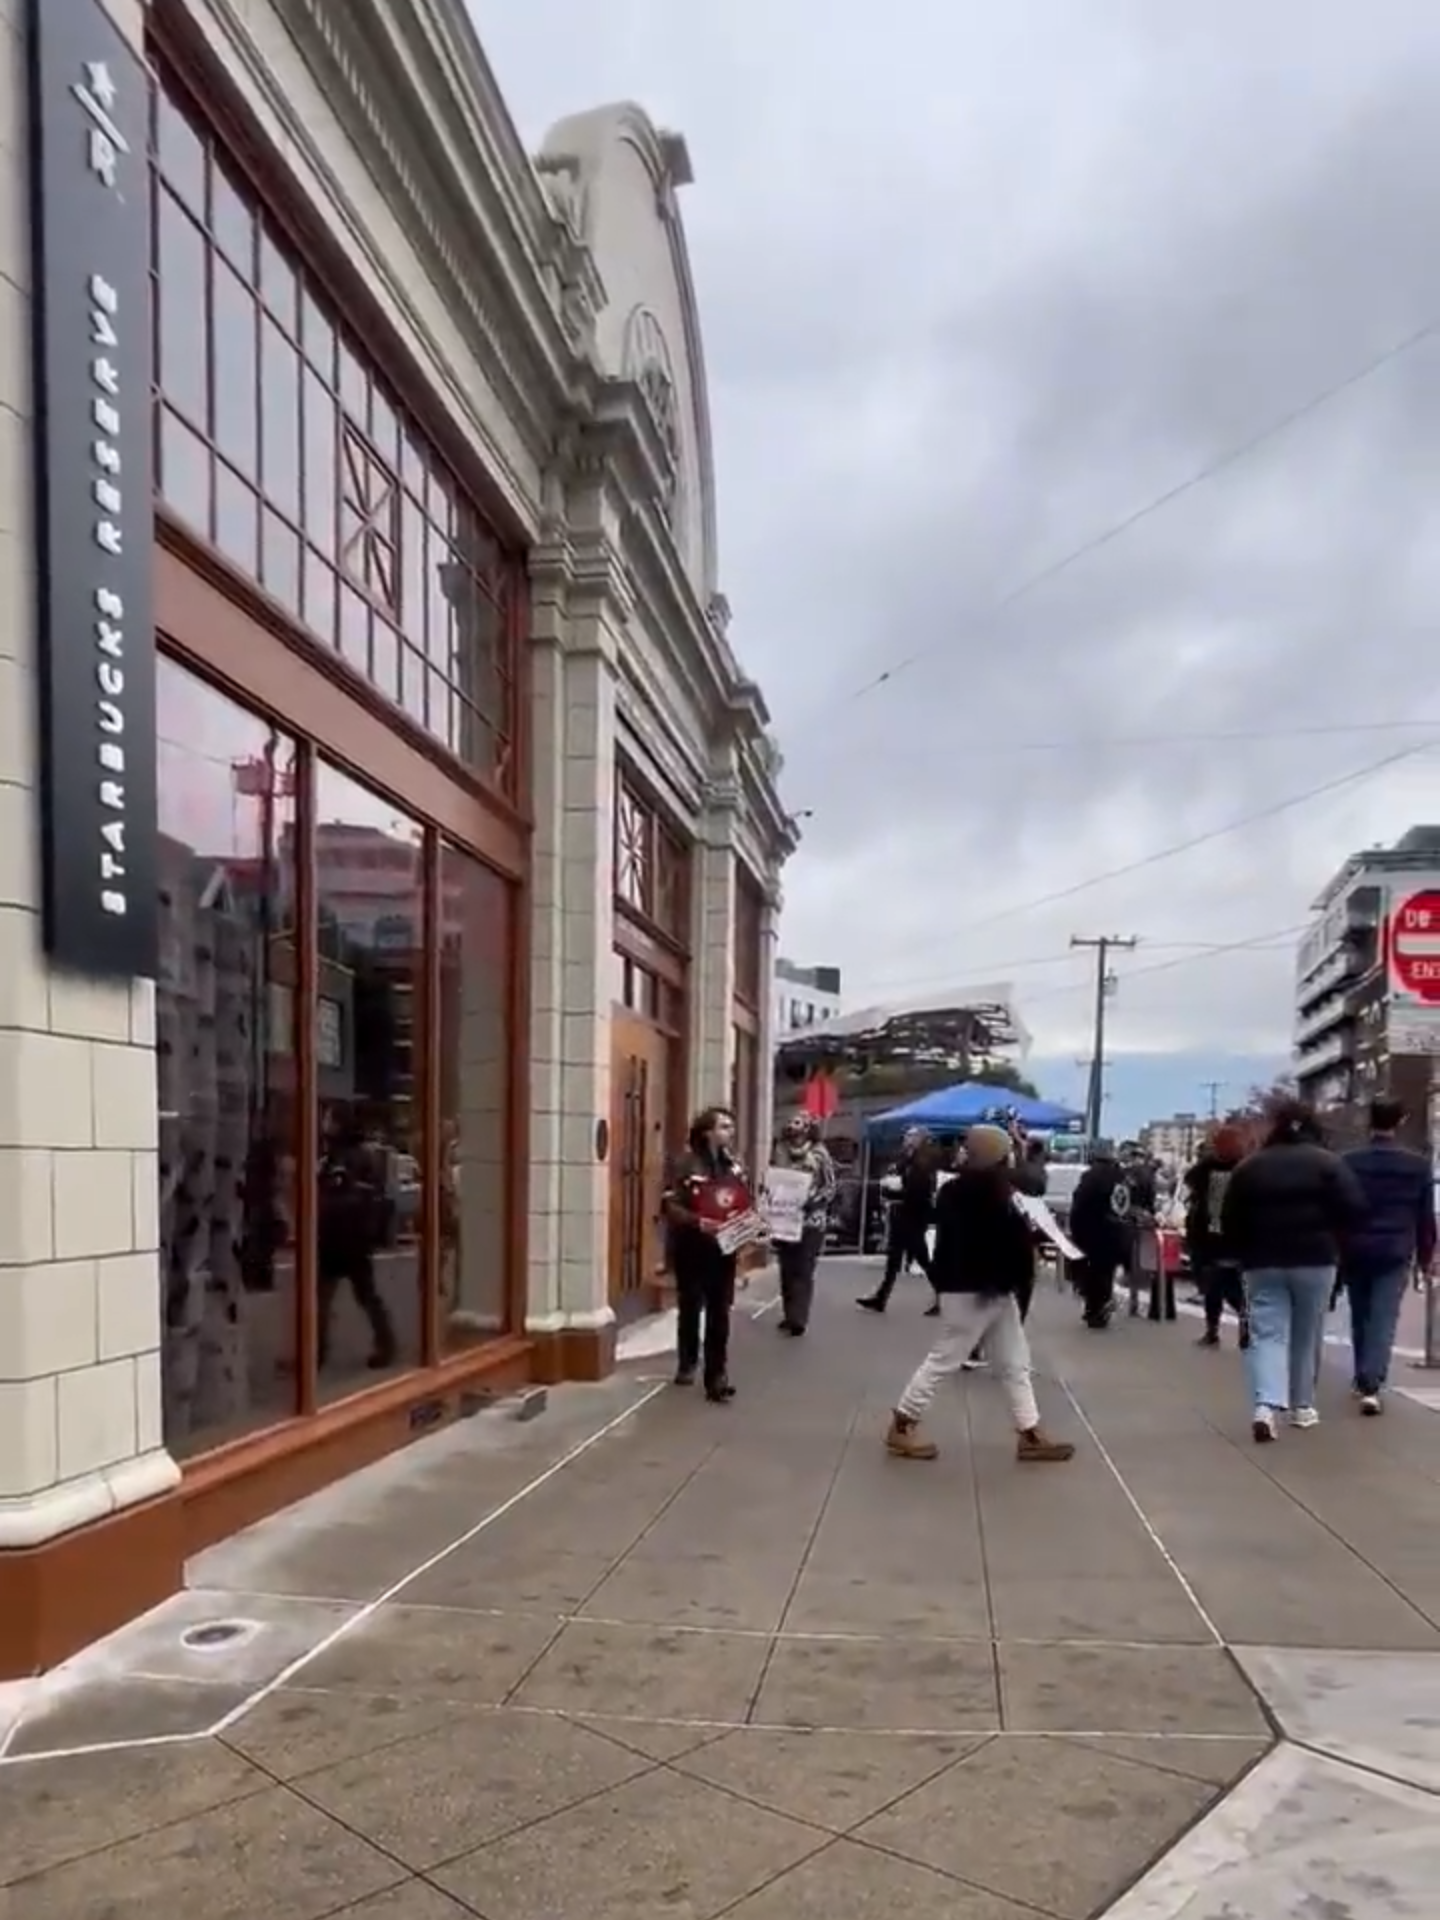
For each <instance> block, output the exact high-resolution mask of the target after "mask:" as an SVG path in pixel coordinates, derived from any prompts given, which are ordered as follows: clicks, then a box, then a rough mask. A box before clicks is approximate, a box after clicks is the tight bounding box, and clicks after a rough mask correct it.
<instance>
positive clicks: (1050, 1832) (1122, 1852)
mask: <svg viewBox="0 0 1440 1920" xmlns="http://www.w3.org/2000/svg"><path fill="white" fill-rule="evenodd" d="M1215 1798H1216V1789H1215V1788H1214V1787H1211V1786H1205V1785H1202V1784H1201V1783H1200V1782H1198V1781H1195V1780H1188V1779H1185V1778H1184V1777H1182V1776H1181V1775H1179V1774H1175V1773H1161V1772H1158V1771H1156V1770H1154V1769H1152V1768H1146V1767H1141V1766H1136V1765H1135V1764H1133V1763H1132V1762H1130V1761H1126V1760H1120V1759H1116V1758H1113V1757H1112V1756H1111V1755H1109V1754H1106V1753H1103V1752H1097V1751H1095V1750H1094V1749H1092V1748H1086V1747H1083V1746H1081V1745H1079V1744H1072V1743H1069V1742H1066V1741H1063V1740H1045V1739H1025V1738H1021V1737H1017V1736H1013V1735H1002V1736H1001V1737H1000V1738H999V1739H997V1740H994V1741H991V1742H990V1743H989V1744H988V1745H986V1746H984V1747H981V1748H980V1749H979V1751H978V1752H977V1753H975V1754H974V1755H973V1756H972V1757H971V1758H970V1759H968V1760H963V1761H961V1762H960V1763H959V1764H958V1765H957V1766H954V1767H952V1768H950V1769H949V1771H948V1772H946V1773H943V1774H941V1775H940V1777H939V1778H938V1779H936V1780H932V1781H931V1782H930V1783H929V1784H928V1785H926V1786H923V1787H919V1788H917V1789H916V1791H915V1792H913V1793H911V1794H908V1795H906V1796H905V1797H904V1798H903V1799H901V1800H899V1801H898V1802H897V1803H896V1804H895V1805H894V1806H892V1807H890V1808H889V1809H887V1811H885V1812H884V1813H880V1814H877V1815H876V1816H875V1818H874V1819H873V1820H870V1821H867V1822H866V1823H865V1824H864V1825H863V1826H861V1827H859V1828H858V1829H857V1830H856V1833H855V1835H854V1838H856V1839H858V1840H862V1841H864V1842H866V1843H867V1844H870V1845H873V1846H877V1847H883V1848H884V1849H885V1850H886V1851H887V1852H890V1853H897V1854H899V1855H901V1856H902V1857H903V1858H906V1859H910V1860H914V1861H917V1862H918V1863H919V1864H921V1865H922V1866H929V1867H932V1868H934V1869H936V1870H937V1871H938V1872H942V1873H950V1874H954V1875H955V1876H956V1877H957V1878H960V1879H964V1880H968V1881H970V1882H971V1883H972V1884H978V1885H980V1886H983V1887H985V1888H988V1889H989V1890H990V1891H992V1892H994V1893H997V1894H1002V1895H1004V1896H1005V1897H1007V1898H1009V1899H1012V1900H1017V1901H1022V1902H1025V1903H1027V1904H1029V1905H1030V1906H1031V1907H1032V1908H1038V1909H1040V1910H1041V1911H1042V1912H1044V1913H1047V1914H1056V1915H1059V1916H1061V1917H1062V1920H1090V1916H1091V1915H1092V1914H1096V1913H1098V1912H1101V1911H1103V1909H1104V1905H1105V1902H1106V1901H1107V1900H1109V1899H1112V1898H1114V1896H1115V1895H1116V1894H1117V1893H1119V1892H1120V1891H1121V1889H1122V1888H1123V1887H1125V1886H1126V1885H1127V1883H1128V1882H1129V1881H1131V1880H1132V1879H1133V1878H1134V1877H1135V1875H1136V1874H1137V1873H1139V1872H1140V1871H1141V1870H1142V1868H1143V1867H1144V1866H1145V1865H1146V1863H1147V1862H1148V1861H1150V1860H1151V1859H1153V1858H1154V1857H1155V1855H1156V1854H1157V1853H1158V1852H1159V1851H1160V1849H1161V1848H1162V1847H1164V1846H1165V1845H1166V1844H1167V1843H1168V1842H1169V1841H1171V1840H1172V1839H1173V1837H1174V1835H1175V1834H1176V1832H1177V1831H1179V1830H1181V1829H1183V1828H1184V1827H1185V1826H1186V1825H1187V1824H1188V1823H1189V1822H1190V1821H1192V1820H1194V1819H1195V1818H1196V1817H1197V1816H1198V1815H1199V1814H1200V1813H1201V1812H1203V1811H1204V1809H1205V1808H1206V1807H1208V1806H1209V1805H1210V1804H1211V1803H1212V1802H1213V1801H1214V1800H1215Z"/></svg>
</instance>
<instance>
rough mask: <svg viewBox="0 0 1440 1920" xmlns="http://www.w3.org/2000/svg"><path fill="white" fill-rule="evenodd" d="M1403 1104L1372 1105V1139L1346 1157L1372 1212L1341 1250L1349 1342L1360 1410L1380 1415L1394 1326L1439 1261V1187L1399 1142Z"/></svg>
mask: <svg viewBox="0 0 1440 1920" xmlns="http://www.w3.org/2000/svg"><path fill="white" fill-rule="evenodd" d="M1404 1123H1405V1109H1404V1107H1403V1106H1402V1105H1401V1104H1400V1102H1399V1101H1398V1100H1374V1101H1372V1102H1371V1103H1370V1140H1369V1144H1368V1145H1367V1146H1363V1147H1358V1148H1356V1149H1355V1151H1353V1152H1351V1153H1347V1154H1346V1155H1345V1164H1346V1165H1347V1166H1348V1167H1349V1169H1350V1171H1351V1173H1353V1174H1354V1176H1355V1178H1356V1180H1357V1181H1358V1182H1359V1185H1360V1191H1361V1193H1362V1194H1363V1196H1364V1200H1365V1211H1364V1215H1363V1217H1362V1218H1361V1220H1360V1222H1359V1223H1358V1225H1357V1226H1356V1227H1355V1229H1354V1231H1353V1232H1352V1233H1351V1234H1350V1235H1349V1237H1348V1238H1347V1240H1346V1241H1345V1244H1344V1246H1343V1247H1342V1248H1341V1254H1340V1280H1341V1284H1342V1286H1343V1288H1344V1290H1345V1292H1346V1294H1347V1295H1348V1296H1349V1300H1350V1343H1351V1347H1352V1349H1353V1353H1354V1362H1355V1373H1354V1386H1355V1392H1356V1394H1357V1395H1358V1396H1359V1400H1360V1411H1361V1412H1362V1413H1363V1414H1368V1415H1370V1416H1372V1417H1373V1416H1374V1415H1375V1414H1378V1413H1379V1412H1380V1411H1381V1408H1382V1401H1381V1397H1380V1396H1381V1395H1382V1394H1383V1392H1384V1391H1385V1384H1386V1381H1387V1379H1388V1377H1389V1373H1390V1357H1391V1353H1392V1351H1393V1349H1394V1346H1395V1329H1396V1327H1397V1326H1398V1325H1399V1321H1400V1308H1401V1305H1402V1303H1403V1301H1404V1298H1405V1291H1406V1288H1407V1287H1408V1286H1409V1285H1410V1282H1411V1278H1412V1276H1413V1275H1415V1274H1417V1273H1421V1274H1423V1273H1428V1272H1429V1271H1430V1270H1431V1268H1432V1267H1433V1265H1434V1261H1435V1189H1434V1176H1433V1174H1432V1172H1431V1168H1430V1163H1429V1161H1428V1160H1426V1159H1424V1158H1423V1157H1422V1156H1421V1155H1420V1154H1418V1153H1412V1152H1411V1151H1410V1149H1409V1148H1408V1147H1402V1146H1401V1145H1400V1142H1399V1140H1398V1138H1397V1135H1398V1134H1399V1132H1400V1129H1401V1127H1402V1126H1403V1125H1404Z"/></svg>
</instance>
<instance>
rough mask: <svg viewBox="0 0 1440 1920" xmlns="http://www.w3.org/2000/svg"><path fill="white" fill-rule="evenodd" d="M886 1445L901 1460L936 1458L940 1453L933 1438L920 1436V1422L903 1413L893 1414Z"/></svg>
mask: <svg viewBox="0 0 1440 1920" xmlns="http://www.w3.org/2000/svg"><path fill="white" fill-rule="evenodd" d="M885 1445H886V1446H887V1447H888V1448H889V1450H890V1452H891V1453H893V1454H895V1455H896V1456H897V1457H898V1458H899V1459H901V1460H934V1459H936V1458H938V1456H939V1453H940V1449H939V1448H938V1447H937V1446H936V1444H935V1442H934V1441H933V1440H923V1439H922V1438H921V1437H920V1422H919V1421H918V1420H912V1419H910V1417H909V1415H908V1414H903V1413H892V1414H891V1416H890V1431H889V1432H888V1433H887V1434H886V1436H885Z"/></svg>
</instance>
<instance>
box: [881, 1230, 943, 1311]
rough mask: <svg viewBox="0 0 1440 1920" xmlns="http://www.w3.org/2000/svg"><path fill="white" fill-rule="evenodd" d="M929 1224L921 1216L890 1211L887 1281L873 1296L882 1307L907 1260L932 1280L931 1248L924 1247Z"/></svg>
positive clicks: (885, 1280) (886, 1256)
mask: <svg viewBox="0 0 1440 1920" xmlns="http://www.w3.org/2000/svg"><path fill="white" fill-rule="evenodd" d="M929 1224H930V1222H929V1221H928V1220H926V1219H924V1218H923V1217H922V1216H921V1215H918V1214H913V1213H906V1212H903V1211H902V1210H901V1209H900V1208H899V1207H896V1208H894V1210H893V1211H892V1212H891V1215H890V1231H889V1234H888V1236H887V1239H886V1245H885V1278H884V1279H883V1280H882V1281H881V1282H880V1284H879V1286H878V1287H877V1288H876V1289H875V1296H874V1297H875V1299H876V1300H877V1301H878V1302H879V1303H880V1305H881V1306H884V1304H885V1302H886V1301H887V1300H888V1299H889V1298H890V1296H891V1294H892V1293H893V1292H894V1291H895V1282H896V1281H897V1280H898V1279H899V1278H900V1269H901V1267H902V1266H903V1265H904V1263H905V1262H906V1260H913V1261H914V1262H915V1265H916V1266H917V1267H919V1269H920V1271H921V1272H922V1273H923V1274H924V1276H925V1278H926V1279H927V1280H928V1279H929V1278H930V1249H929V1247H927V1246H926V1244H925V1229H926V1228H927V1227H928V1226H929Z"/></svg>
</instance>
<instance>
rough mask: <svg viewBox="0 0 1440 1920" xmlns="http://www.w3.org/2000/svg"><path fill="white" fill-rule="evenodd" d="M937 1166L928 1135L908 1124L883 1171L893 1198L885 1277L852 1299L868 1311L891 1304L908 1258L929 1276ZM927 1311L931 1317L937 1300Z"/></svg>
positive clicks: (936, 1310) (878, 1309) (874, 1311)
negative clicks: (896, 1151) (895, 1157)
mask: <svg viewBox="0 0 1440 1920" xmlns="http://www.w3.org/2000/svg"><path fill="white" fill-rule="evenodd" d="M937 1171H938V1169H937V1166H936V1161H935V1151H934V1148H933V1147H932V1145H931V1142H930V1136H929V1134H928V1133H926V1131H925V1129H924V1128H923V1127H911V1129H910V1130H909V1132H908V1133H907V1134H906V1135H905V1138H904V1139H903V1140H902V1142H901V1143H900V1157H899V1159H898V1160H897V1161H896V1162H895V1165H894V1166H893V1167H892V1168H891V1170H890V1172H889V1173H888V1174H887V1175H886V1177H885V1180H884V1182H883V1183H882V1185H883V1186H888V1187H889V1188H891V1190H892V1191H893V1194H894V1198H893V1200H892V1201H891V1205H890V1219H889V1223H888V1227H887V1233H886V1247H885V1277H884V1278H883V1279H882V1280H881V1282H880V1284H879V1286H878V1287H877V1288H876V1289H875V1291H874V1292H873V1293H865V1294H862V1295H861V1296H860V1298H859V1299H858V1300H857V1301H856V1302H855V1304H856V1306H857V1307H864V1308H865V1310H866V1312H867V1313H883V1312H884V1311H885V1309H886V1307H887V1306H888V1305H889V1304H890V1296H891V1294H892V1293H893V1292H894V1291H895V1282H896V1281H897V1280H898V1279H899V1278H900V1268H901V1266H902V1265H903V1264H904V1262H905V1260H906V1259H907V1258H908V1259H910V1260H913V1261H914V1263H915V1265H916V1266H917V1267H919V1269H920V1271H921V1272H922V1273H923V1274H924V1275H925V1278H926V1279H927V1280H928V1279H929V1278H930V1248H929V1245H928V1244H927V1241H926V1235H927V1234H928V1233H929V1231H930V1228H931V1226H932V1225H933V1224H934V1219H935V1177H936V1173H937ZM927 1311H928V1312H929V1313H930V1315H931V1316H932V1318H933V1317H934V1315H935V1314H937V1313H938V1312H939V1305H938V1303H935V1304H932V1305H931V1306H930V1307H929V1308H928V1309H927Z"/></svg>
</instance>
